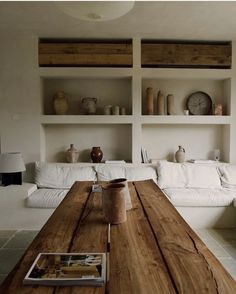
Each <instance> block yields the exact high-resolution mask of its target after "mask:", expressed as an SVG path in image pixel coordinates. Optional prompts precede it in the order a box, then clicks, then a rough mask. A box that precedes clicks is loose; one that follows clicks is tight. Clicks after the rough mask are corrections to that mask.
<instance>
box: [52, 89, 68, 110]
mask: <svg viewBox="0 0 236 294" xmlns="http://www.w3.org/2000/svg"><path fill="white" fill-rule="evenodd" d="M53 106H54V111H55V113H56V114H60V115H63V114H66V113H67V111H68V109H69V104H68V100H67V98H66V96H65V93H64V92H63V91H59V92H57V93H56V94H55V96H54V99H53Z"/></svg>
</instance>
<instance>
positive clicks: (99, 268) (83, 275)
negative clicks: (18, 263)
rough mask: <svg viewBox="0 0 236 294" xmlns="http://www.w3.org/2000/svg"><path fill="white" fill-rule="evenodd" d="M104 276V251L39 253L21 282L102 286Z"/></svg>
mask: <svg viewBox="0 0 236 294" xmlns="http://www.w3.org/2000/svg"><path fill="white" fill-rule="evenodd" d="M105 277H106V254H105V253H40V254H39V255H38V256H37V258H36V259H35V261H34V263H33V264H32V266H31V268H30V270H29V271H28V273H27V275H26V276H25V278H24V280H23V283H24V284H38V285H49V286H69V285H83V286H102V285H103V284H104V283H105Z"/></svg>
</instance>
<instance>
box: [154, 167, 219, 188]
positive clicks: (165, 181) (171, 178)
mask: <svg viewBox="0 0 236 294" xmlns="http://www.w3.org/2000/svg"><path fill="white" fill-rule="evenodd" d="M157 173H158V185H159V187H160V188H161V189H165V188H221V181H220V175H219V172H218V170H217V167H216V166H215V165H209V164H207V165H204V164H196V163H173V162H166V161H160V162H159V163H158V165H157Z"/></svg>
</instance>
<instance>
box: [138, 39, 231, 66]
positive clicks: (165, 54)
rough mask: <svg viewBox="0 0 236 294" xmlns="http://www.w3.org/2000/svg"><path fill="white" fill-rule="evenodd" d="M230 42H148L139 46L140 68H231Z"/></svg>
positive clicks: (143, 42)
mask: <svg viewBox="0 0 236 294" xmlns="http://www.w3.org/2000/svg"><path fill="white" fill-rule="evenodd" d="M231 47H232V46H231V42H192V43H191V42H186V41H185V42H178V41H148V40H146V41H145V40H143V41H142V44H141V59H142V61H141V64H142V67H166V68H167V67H174V68H175V67H183V68H224V69H225V68H231V59H232V48H231Z"/></svg>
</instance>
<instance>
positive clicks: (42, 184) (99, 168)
mask: <svg viewBox="0 0 236 294" xmlns="http://www.w3.org/2000/svg"><path fill="white" fill-rule="evenodd" d="M115 178H127V180H128V181H138V180H145V179H153V180H154V181H155V182H157V171H156V167H155V166H143V167H141V166H133V165H129V164H127V165H126V164H125V165H119V164H95V165H93V164H91V165H88V166H81V165H80V164H72V165H71V164H64V163H63V164H61V163H43V162H36V163H35V183H36V184H37V186H38V188H39V189H37V190H36V191H34V192H33V193H32V194H31V195H29V197H27V199H26V206H27V207H29V208H55V207H57V206H58V205H59V203H60V202H61V201H62V199H63V198H64V197H65V195H66V193H67V192H68V191H69V189H70V187H71V186H72V185H73V183H74V182H75V181H93V182H96V181H109V180H112V179H115Z"/></svg>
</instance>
